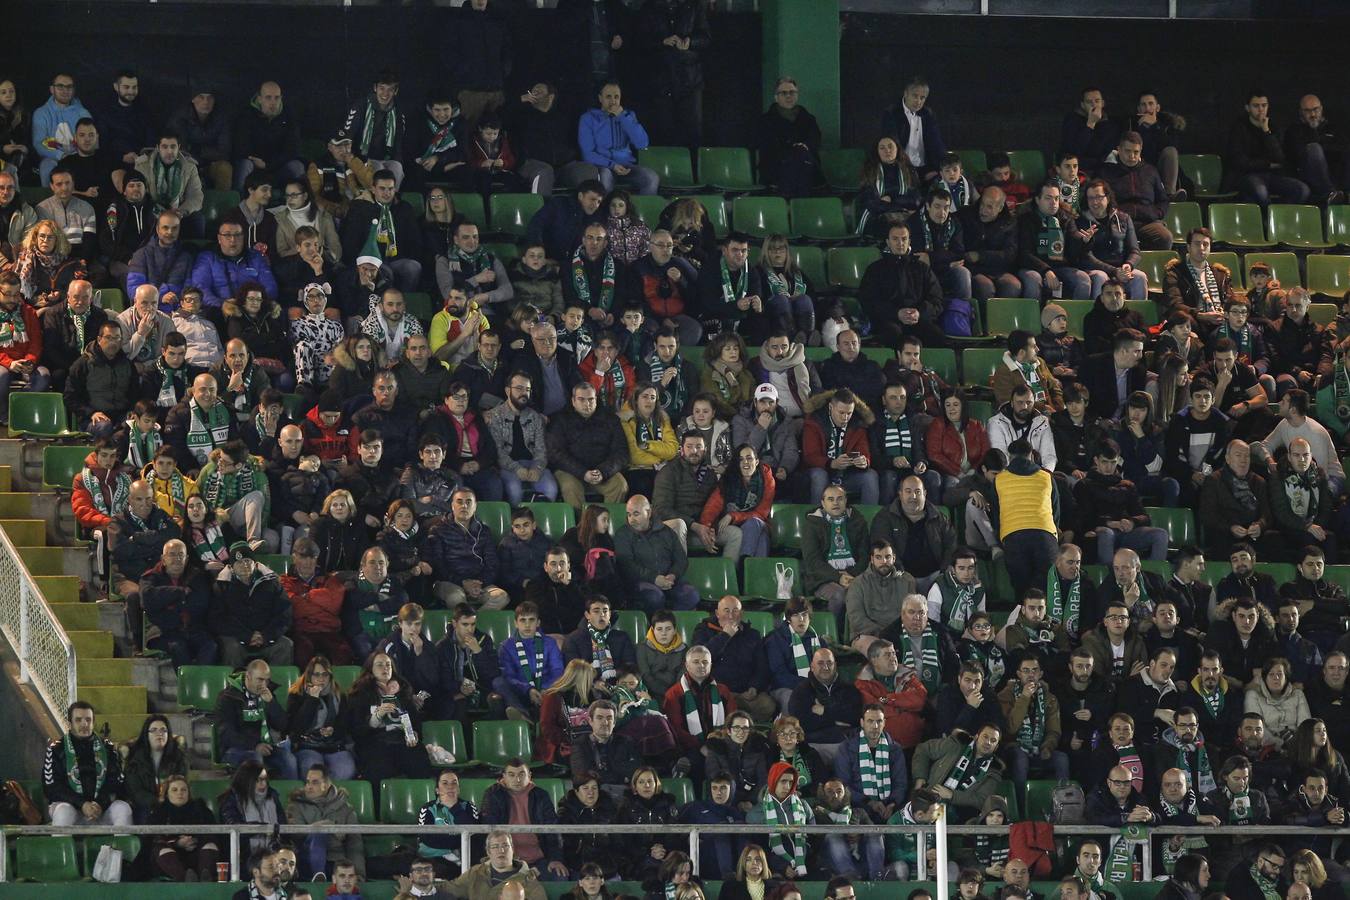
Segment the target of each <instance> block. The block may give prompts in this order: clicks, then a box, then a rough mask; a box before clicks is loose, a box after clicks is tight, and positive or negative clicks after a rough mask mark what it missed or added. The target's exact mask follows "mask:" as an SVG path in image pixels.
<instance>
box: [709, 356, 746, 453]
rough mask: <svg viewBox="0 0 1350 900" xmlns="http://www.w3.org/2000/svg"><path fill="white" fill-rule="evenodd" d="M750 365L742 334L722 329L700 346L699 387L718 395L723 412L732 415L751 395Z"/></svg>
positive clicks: (719, 406) (714, 395)
mask: <svg viewBox="0 0 1350 900" xmlns="http://www.w3.org/2000/svg"><path fill="white" fill-rule="evenodd" d="M749 366H750V353H749V350H747V348H746V346H745V338H743V337H741V336H740V334H738V333H737V332H735V331H724V332H722V333H721V334H719V335H718V336H717V337H715V338H713V339H712V340H711V341H709V342H708V345H707V346H706V347H704V348H703V374H702V375H701V376H699V391H700V392H701V393H704V394H708V395H710V396H713V397H715V398H717V406H718V408H719V409H720V410H721V412H722V414H723V415H725V416H734V415H735V414H736V413H738V412H740V410H741V408H742V407H744V406H746V405H747V404H749V403H750V399H751V397H753V396H754V392H755V386H756V385H755V376H754V375H753V374H751V372H750V371H749ZM710 449H711V448H710Z"/></svg>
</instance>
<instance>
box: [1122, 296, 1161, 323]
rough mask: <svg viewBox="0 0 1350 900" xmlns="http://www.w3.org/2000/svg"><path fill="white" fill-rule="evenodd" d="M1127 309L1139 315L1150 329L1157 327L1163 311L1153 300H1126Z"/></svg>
mask: <svg viewBox="0 0 1350 900" xmlns="http://www.w3.org/2000/svg"><path fill="white" fill-rule="evenodd" d="M1125 308H1126V309H1132V310H1134V311H1135V312H1137V313H1139V317H1140V318H1141V319H1143V320H1144V324H1145V325H1148V326H1150V327H1151V326H1153V325H1157V324H1158V322H1159V317H1160V316H1161V315H1162V309H1161V308H1160V307H1159V306H1158V304H1156V303H1154V302H1153V301H1152V300H1126V301H1125Z"/></svg>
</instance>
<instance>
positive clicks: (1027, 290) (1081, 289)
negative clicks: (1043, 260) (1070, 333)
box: [1017, 266, 1092, 300]
mask: <svg viewBox="0 0 1350 900" xmlns="http://www.w3.org/2000/svg"><path fill="white" fill-rule="evenodd" d="M1054 272H1055V276H1056V277H1057V278H1059V281H1060V285H1061V286H1062V287H1063V290H1062V291H1060V296H1061V297H1063V298H1064V299H1070V298H1072V299H1074V300H1091V299H1092V279H1091V278H1089V277H1088V273H1086V272H1084V271H1083V270H1082V269H1075V268H1074V267H1073V266H1055V267H1054ZM1017 277H1018V278H1020V279H1021V280H1022V296H1023V297H1031V298H1033V299H1036V300H1039V299H1041V293H1042V291H1043V290H1044V286H1045V278H1044V277H1043V276H1042V275H1041V273H1040V272H1037V271H1035V270H1033V269H1023V270H1021V271H1020V272H1018V273H1017Z"/></svg>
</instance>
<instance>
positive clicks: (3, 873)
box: [0, 828, 9, 884]
mask: <svg viewBox="0 0 1350 900" xmlns="http://www.w3.org/2000/svg"><path fill="white" fill-rule="evenodd" d="M8 869H9V838H7V837H6V836H5V830H4V829H3V828H0V884H4V883H5V882H6V881H8V880H9V871H8Z"/></svg>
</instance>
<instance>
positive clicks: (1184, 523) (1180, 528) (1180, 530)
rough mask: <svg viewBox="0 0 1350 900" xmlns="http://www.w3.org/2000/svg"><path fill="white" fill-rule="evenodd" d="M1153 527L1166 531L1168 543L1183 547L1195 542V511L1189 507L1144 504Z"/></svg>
mask: <svg viewBox="0 0 1350 900" xmlns="http://www.w3.org/2000/svg"><path fill="white" fill-rule="evenodd" d="M1144 512H1146V513H1148V515H1149V518H1150V519H1151V520H1152V522H1153V525H1154V527H1157V528H1162V529H1164V530H1166V531H1167V534H1168V535H1169V537H1168V541H1167V543H1168V545H1169V546H1172V547H1185V546H1187V545H1191V544H1194V543H1195V542H1196V533H1195V512H1194V511H1193V510H1192V509H1191V508H1190V507H1171V506H1146V507H1144Z"/></svg>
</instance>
